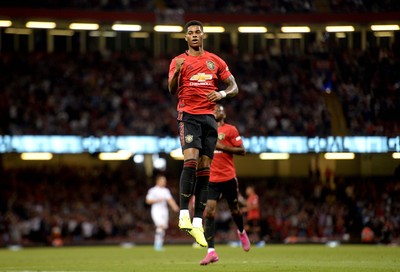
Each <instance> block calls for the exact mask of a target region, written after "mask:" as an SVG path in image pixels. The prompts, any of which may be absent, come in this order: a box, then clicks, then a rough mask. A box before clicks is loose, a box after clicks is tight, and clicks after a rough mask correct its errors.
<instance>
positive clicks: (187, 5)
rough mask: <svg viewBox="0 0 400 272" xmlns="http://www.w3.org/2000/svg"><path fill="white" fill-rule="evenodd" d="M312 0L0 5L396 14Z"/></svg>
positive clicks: (372, 6)
mask: <svg viewBox="0 0 400 272" xmlns="http://www.w3.org/2000/svg"><path fill="white" fill-rule="evenodd" d="M316 2H318V1H315V0H306V1H304V0H283V1H282V0H248V1H224V0H208V1H204V0H202V1H196V0H184V1H183V0H180V1H178V0H153V1H140V0H73V1H72V0H71V1H62V0H45V1H43V0H42V1H30V0H13V1H8V0H3V1H1V3H0V5H1V6H8V7H10V6H11V7H30V8H32V7H33V8H69V9H83V10H102V11H120V10H124V11H135V12H143V11H145V12H152V11H154V10H157V9H158V10H163V9H180V10H185V11H188V12H189V11H190V12H192V13H220V14H221V13H226V14H237V13H245V14H266V13H269V14H270V13H278V14H285V13H309V12H316V13H318V12H338V13H350V12H351V13H354V12H391V11H399V10H400V4H399V2H398V1H397V0H384V1H376V0H326V1H319V2H321V3H319V5H318V3H316Z"/></svg>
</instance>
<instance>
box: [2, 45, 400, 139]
mask: <svg viewBox="0 0 400 272" xmlns="http://www.w3.org/2000/svg"><path fill="white" fill-rule="evenodd" d="M397 49H398V47H393V50H391V49H385V48H377V47H371V48H369V49H367V50H366V51H363V52H362V51H359V50H348V49H346V50H338V51H337V53H335V54H334V55H333V56H329V55H328V54H327V53H324V52H310V53H299V52H284V51H283V52H280V53H276V52H274V50H270V51H266V52H258V53H254V54H248V53H241V54H234V53H229V52H228V53H221V55H222V56H223V58H224V59H228V60H229V63H228V64H229V66H230V69H231V70H232V72H233V74H234V75H235V78H236V81H237V82H238V85H239V89H240V92H239V95H238V97H237V98H235V99H231V100H227V101H224V103H226V105H225V106H226V111H227V114H228V116H229V122H231V123H234V124H236V125H237V127H238V129H239V131H240V132H241V134H242V135H243V136H252V135H262V136H279V135H285V136H326V135H330V134H331V133H332V131H331V121H332V119H331V112H330V110H329V109H328V108H327V106H326V103H325V101H324V95H325V94H326V93H327V91H328V90H329V92H333V93H335V94H336V95H337V96H338V97H339V99H340V101H341V104H342V108H343V112H344V114H345V119H346V121H347V126H348V129H349V134H350V135H385V136H393V135H397V133H398V131H399V130H400V124H399V118H398V116H400V106H399V105H400V92H399V89H400V78H399V77H398V75H399V74H400V62H399V60H400V58H399V54H398V52H400V51H399V50H397ZM396 52H397V53H396ZM170 58H171V56H162V57H152V56H149V54H146V53H145V52H132V53H118V52H114V53H110V52H108V53H99V52H88V53H85V54H79V53H41V52H35V53H16V52H12V53H6V52H5V53H2V54H1V55H0V69H1V71H3V72H2V73H1V74H0V85H1V86H2V92H0V114H1V116H2V118H1V119H0V134H3V135H4V134H10V135H21V134H32V135H38V134H41V135H50V134H53V135H82V136H91V135H94V136H101V135H158V136H174V135H177V131H176V111H175V106H174V105H175V101H174V100H175V99H176V98H175V97H173V96H171V95H169V93H168V90H167V83H166V81H167V72H168V65H169V61H170ZM321 63H322V65H320V64H321ZM324 63H328V65H326V64H324ZM155 116H163V118H154V117H155Z"/></svg>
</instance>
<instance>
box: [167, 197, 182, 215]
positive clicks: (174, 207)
mask: <svg viewBox="0 0 400 272" xmlns="http://www.w3.org/2000/svg"><path fill="white" fill-rule="evenodd" d="M167 201H168V205H169V206H170V207H171V209H172V210H173V211H174V212H178V211H179V207H178V204H176V202H175V200H174V199H173V198H172V197H171V198H169V199H168V200H167Z"/></svg>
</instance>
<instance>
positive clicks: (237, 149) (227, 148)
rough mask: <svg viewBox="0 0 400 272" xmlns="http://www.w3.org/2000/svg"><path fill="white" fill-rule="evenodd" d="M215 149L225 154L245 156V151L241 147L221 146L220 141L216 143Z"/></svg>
mask: <svg viewBox="0 0 400 272" xmlns="http://www.w3.org/2000/svg"><path fill="white" fill-rule="evenodd" d="M216 149H217V150H221V151H223V152H226V153H230V154H234V155H240V156H244V155H246V149H245V148H244V146H243V145H241V146H228V145H224V144H222V143H221V141H218V142H217V146H216Z"/></svg>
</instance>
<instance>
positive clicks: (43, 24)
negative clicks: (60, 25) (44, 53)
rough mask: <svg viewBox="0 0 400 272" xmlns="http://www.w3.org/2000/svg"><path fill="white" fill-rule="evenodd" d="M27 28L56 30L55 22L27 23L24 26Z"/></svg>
mask: <svg viewBox="0 0 400 272" xmlns="http://www.w3.org/2000/svg"><path fill="white" fill-rule="evenodd" d="M25 27H27V28H40V29H53V28H56V23H55V22H39V21H29V22H27V23H26V24H25Z"/></svg>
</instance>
